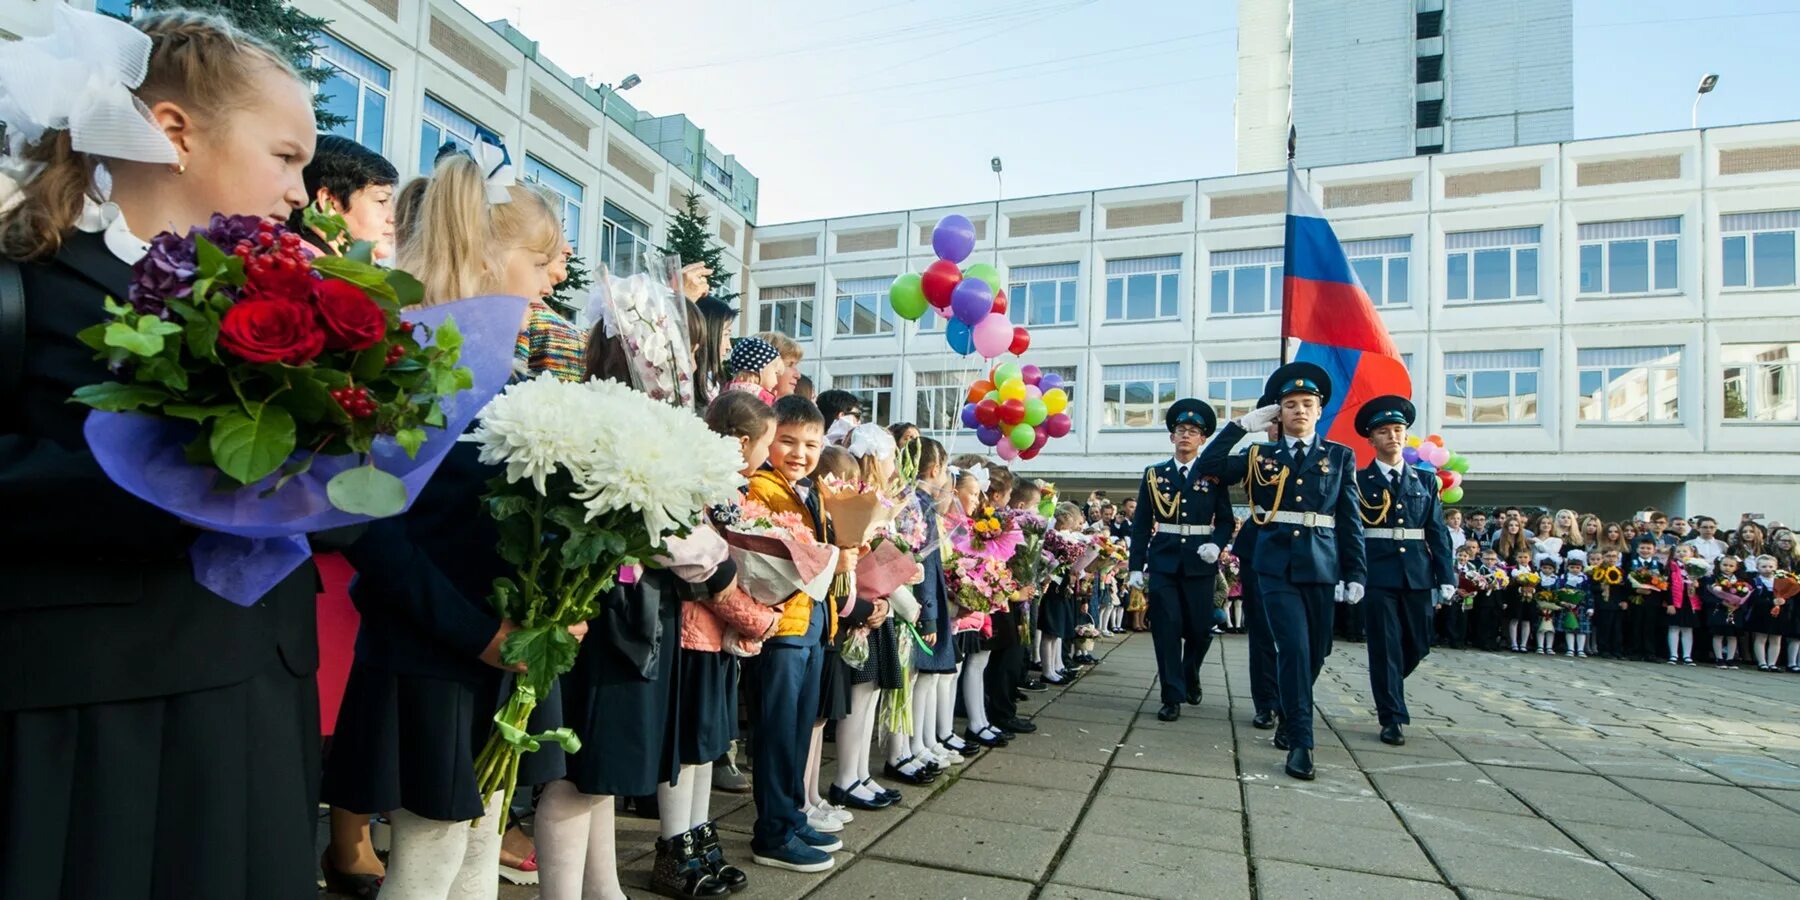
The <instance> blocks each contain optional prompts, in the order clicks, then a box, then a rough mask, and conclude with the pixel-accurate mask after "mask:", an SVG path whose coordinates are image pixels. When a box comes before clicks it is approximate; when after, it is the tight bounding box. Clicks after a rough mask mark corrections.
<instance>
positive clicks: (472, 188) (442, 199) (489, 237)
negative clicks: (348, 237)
mask: <svg viewBox="0 0 1800 900" xmlns="http://www.w3.org/2000/svg"><path fill="white" fill-rule="evenodd" d="M408 187H409V188H410V187H411V185H408ZM506 192H507V195H508V196H509V198H510V202H507V203H490V202H489V201H488V198H487V182H486V180H485V179H484V177H483V173H482V171H481V167H480V165H479V164H477V163H476V162H475V160H474V159H473V158H472V157H469V156H467V155H465V154H461V153H457V154H451V155H446V156H444V157H442V158H440V159H439V160H438V162H437V168H435V169H434V170H432V173H431V178H430V180H429V182H428V183H427V184H426V185H425V189H424V195H423V196H422V197H420V199H419V212H418V215H417V216H416V218H412V219H411V220H409V222H408V227H407V229H406V239H405V241H404V242H403V243H401V244H400V246H399V248H398V250H397V252H396V253H395V254H394V265H395V267H396V268H399V269H404V270H406V271H408V272H414V273H417V274H418V277H419V280H420V281H421V282H423V283H424V285H425V305H426V306H432V305H435V304H438V303H447V302H449V301H451V300H459V299H462V298H463V297H474V296H478V295H480V294H490V293H493V292H494V291H496V290H498V289H499V288H500V278H501V263H500V259H499V257H500V255H501V254H503V253H506V252H509V251H512V250H518V249H526V250H535V251H538V252H540V253H543V254H544V255H545V256H555V255H556V254H557V253H559V252H561V251H562V244H563V234H562V223H561V221H559V220H558V218H557V215H556V212H555V210H552V209H551V208H550V203H549V201H547V200H545V199H544V195H543V194H542V193H541V192H539V191H537V190H534V189H532V188H531V187H528V186H526V185H522V184H514V185H509V186H508V187H507V188H506ZM396 219H398V215H396ZM398 225H399V223H398V221H396V223H395V226H396V227H395V237H396V238H398V237H399V233H400V229H399V227H398Z"/></svg>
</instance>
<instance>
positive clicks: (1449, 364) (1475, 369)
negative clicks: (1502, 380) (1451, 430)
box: [1443, 350, 1544, 428]
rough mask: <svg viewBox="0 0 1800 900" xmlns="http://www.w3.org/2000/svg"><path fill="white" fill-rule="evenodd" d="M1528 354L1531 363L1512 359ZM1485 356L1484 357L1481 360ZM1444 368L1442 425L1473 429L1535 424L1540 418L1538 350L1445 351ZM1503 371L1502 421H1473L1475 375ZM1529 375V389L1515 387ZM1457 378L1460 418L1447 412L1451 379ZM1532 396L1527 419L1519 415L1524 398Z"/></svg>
mask: <svg viewBox="0 0 1800 900" xmlns="http://www.w3.org/2000/svg"><path fill="white" fill-rule="evenodd" d="M1522 354H1530V358H1531V359H1532V362H1530V363H1526V362H1524V361H1522V360H1519V359H1517V358H1516V356H1517V355H1522ZM1484 357H1485V359H1484ZM1443 369H1444V381H1443V384H1444V408H1443V413H1444V418H1443V424H1444V425H1446V426H1462V427H1474V428H1508V427H1517V426H1520V425H1537V424H1540V423H1541V422H1542V421H1543V409H1544V374H1543V371H1544V367H1543V351H1541V350H1499V351H1492V352H1487V353H1446V354H1444V361H1443ZM1496 372H1498V373H1504V374H1505V375H1506V376H1507V400H1506V421H1504V422H1477V421H1475V376H1476V375H1478V374H1493V373H1496ZM1522 376H1530V378H1531V379H1532V383H1533V385H1534V388H1535V389H1534V390H1532V391H1529V392H1527V391H1521V390H1520V389H1519V385H1520V378H1521V377H1522ZM1456 378H1461V379H1463V381H1462V398H1463V400H1462V402H1463V411H1462V413H1461V414H1460V417H1455V416H1452V415H1451V412H1450V404H1451V397H1452V396H1453V395H1454V393H1455V391H1454V390H1453V388H1452V384H1453V383H1454V382H1453V379H1456ZM1527 396H1530V397H1532V398H1533V400H1532V401H1531V402H1532V403H1533V404H1535V405H1534V406H1533V408H1532V413H1531V417H1530V418H1524V417H1522V416H1521V414H1520V411H1521V410H1522V409H1523V407H1524V405H1525V402H1526V400H1525V397H1527Z"/></svg>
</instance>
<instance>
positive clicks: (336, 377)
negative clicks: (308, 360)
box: [309, 368, 350, 389]
mask: <svg viewBox="0 0 1800 900" xmlns="http://www.w3.org/2000/svg"><path fill="white" fill-rule="evenodd" d="M309 372H310V374H311V375H312V377H314V378H317V379H318V380H319V381H320V383H322V384H324V385H325V386H326V387H328V388H334V389H335V388H346V387H349V386H350V375H349V374H348V373H346V372H341V371H338V370H337V369H320V368H315V369H311V370H309Z"/></svg>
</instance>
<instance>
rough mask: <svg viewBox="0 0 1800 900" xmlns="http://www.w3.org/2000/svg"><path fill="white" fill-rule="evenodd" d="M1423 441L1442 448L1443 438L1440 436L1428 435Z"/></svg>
mask: <svg viewBox="0 0 1800 900" xmlns="http://www.w3.org/2000/svg"><path fill="white" fill-rule="evenodd" d="M1425 440H1427V441H1429V442H1431V443H1433V444H1436V445H1438V446H1439V447H1442V446H1444V438H1443V437H1442V436H1441V435H1436V434H1428V435H1426V436H1425Z"/></svg>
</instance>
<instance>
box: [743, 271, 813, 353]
mask: <svg viewBox="0 0 1800 900" xmlns="http://www.w3.org/2000/svg"><path fill="white" fill-rule="evenodd" d="M802 291H804V292H805V293H801V292H802ZM772 294H778V295H780V296H771V295H772ZM818 295H819V286H818V285H817V284H815V283H813V282H806V283H803V284H771V285H764V286H761V287H758V288H757V289H756V310H757V311H756V321H757V325H758V327H757V329H756V330H757V331H779V332H781V333H782V334H785V335H787V336H788V337H791V338H793V339H794V340H796V341H810V340H812V339H813V338H814V337H816V336H817V335H818V333H819V315H818V313H819V310H818V299H819V296H818ZM802 312H804V313H805V315H804V316H802V315H801V313H802ZM784 313H785V316H784ZM783 318H786V319H787V320H789V321H791V322H793V323H794V328H793V329H792V330H788V329H784V328H782V327H781V322H782V319H783ZM803 324H804V325H805V327H806V333H805V334H797V333H795V332H798V331H799V330H800V326H801V325H803Z"/></svg>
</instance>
